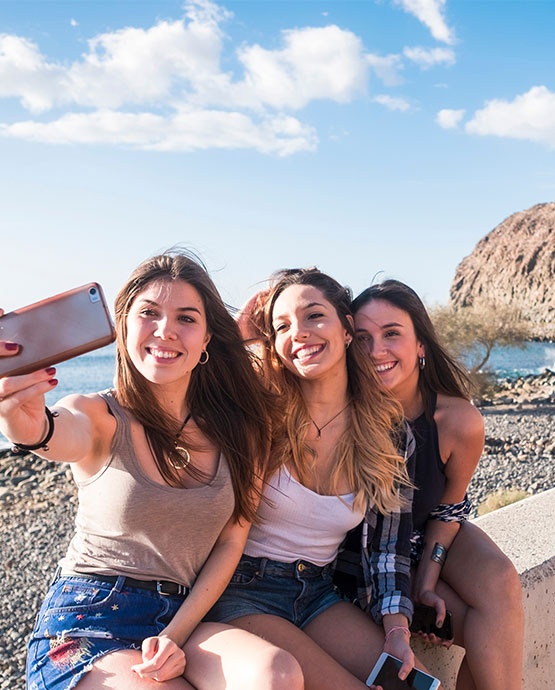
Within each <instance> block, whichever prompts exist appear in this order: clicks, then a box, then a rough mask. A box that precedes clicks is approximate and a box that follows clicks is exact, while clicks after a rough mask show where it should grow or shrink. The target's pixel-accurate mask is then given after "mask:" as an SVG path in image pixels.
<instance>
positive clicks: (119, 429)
mask: <svg viewBox="0 0 555 690" xmlns="http://www.w3.org/2000/svg"><path fill="white" fill-rule="evenodd" d="M99 395H100V396H101V397H102V398H103V399H104V400H105V401H106V403H107V405H108V407H109V409H110V411H111V413H112V414H113V415H114V417H115V419H116V432H115V434H114V438H113V441H112V448H111V453H110V457H109V458H108V461H107V462H106V464H105V465H104V467H103V468H102V469H101V470H100V471H99V472H98V473H97V474H96V475H95V476H94V477H91V478H90V479H88V480H86V481H84V482H78V484H77V485H78V488H79V507H78V510H77V517H76V522H75V528H76V529H75V534H74V536H73V539H72V540H71V542H70V544H69V547H68V551H67V554H66V555H65V557H64V558H63V559H62V560H61V561H60V565H61V566H62V568H63V569H70V570H76V571H78V572H82V573H98V574H103V575H128V576H130V577H134V578H136V579H139V580H171V581H172V582H178V583H180V584H183V585H186V586H187V587H191V586H192V585H193V583H194V581H195V579H196V577H197V576H198V574H199V572H200V570H201V568H202V566H203V565H204V563H205V561H206V559H207V558H208V556H209V554H210V551H211V550H212V547H213V546H214V544H215V542H216V539H217V538H218V536H219V534H220V532H221V531H222V529H223V527H224V526H225V524H226V522H227V521H228V520H229V518H230V517H231V515H232V513H233V509H234V505H235V500H234V495H233V487H232V484H231V478H230V473H229V467H228V465H227V462H226V460H225V458H224V457H223V456H222V455H220V459H219V462H218V468H217V471H216V474H215V476H214V478H213V479H212V480H211V481H210V482H209V483H208V484H206V485H204V486H199V487H195V488H192V489H179V488H174V487H170V486H164V485H162V484H158V483H157V482H154V481H153V480H152V479H150V478H149V477H148V476H147V475H146V474H145V472H144V471H143V470H142V468H141V466H140V464H139V462H138V460H137V458H136V456H135V451H134V448H133V443H132V440H131V429H130V423H129V418H128V416H127V415H129V412H127V411H126V410H125V409H124V408H123V407H121V406H120V405H119V404H118V402H117V401H116V399H115V397H114V395H113V393H112V391H107V392H104V393H100V394H99Z"/></svg>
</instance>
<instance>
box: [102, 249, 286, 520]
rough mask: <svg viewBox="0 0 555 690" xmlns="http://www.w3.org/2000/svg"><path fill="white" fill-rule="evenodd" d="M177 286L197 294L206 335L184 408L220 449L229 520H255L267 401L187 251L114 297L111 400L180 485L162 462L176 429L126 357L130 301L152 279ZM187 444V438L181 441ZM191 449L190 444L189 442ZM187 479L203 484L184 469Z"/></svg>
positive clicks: (155, 261) (151, 266)
mask: <svg viewBox="0 0 555 690" xmlns="http://www.w3.org/2000/svg"><path fill="white" fill-rule="evenodd" d="M177 280H182V281H184V282H185V283H188V284H189V285H191V286H192V287H194V288H195V290H196V291H197V292H198V293H199V295H200V297H201V299H202V302H203V304H204V310H205V313H206V322H207V330H208V332H209V333H210V335H211V339H210V342H209V344H208V345H207V347H206V350H207V351H208V353H209V355H210V357H209V360H208V362H207V363H206V364H204V365H197V366H196V367H195V368H194V369H193V371H192V372H191V378H190V382H189V386H188V389H187V393H186V402H187V406H188V408H189V409H190V410H191V411H192V414H193V418H194V421H195V423H196V424H197V426H198V427H199V429H200V430H201V431H202V433H203V434H204V435H205V436H206V437H207V438H208V439H210V441H211V442H212V443H213V444H214V445H215V446H216V447H217V448H218V449H219V450H220V451H221V453H222V454H223V455H224V457H225V458H226V460H227V463H228V465H229V469H230V474H231V480H232V484H233V490H234V495H235V510H234V517H235V518H236V519H239V518H241V517H243V518H245V519H247V520H249V521H252V520H253V519H254V518H255V513H256V511H255V509H254V506H253V499H254V496H255V495H256V494H257V493H258V492H257V490H256V488H255V485H256V477H257V476H260V475H261V474H262V473H263V469H264V468H263V466H264V463H265V460H266V458H267V456H268V453H269V449H270V442H271V434H270V415H271V413H272V396H271V393H270V392H269V391H268V390H267V389H266V388H265V387H264V385H263V383H262V382H261V380H260V377H259V376H257V375H256V373H255V371H254V367H253V363H252V358H251V356H250V354H249V353H248V352H247V350H246V349H245V348H244V346H243V344H242V342H241V335H240V333H239V328H238V327H237V324H236V322H235V320H234V319H233V318H232V316H231V315H230V313H229V312H228V310H227V308H226V306H225V304H224V302H223V301H222V298H221V297H220V295H219V293H218V291H217V289H216V287H215V285H214V283H213V282H212V280H211V278H210V277H209V275H208V273H207V271H206V268H205V266H204V265H203V264H202V263H201V261H200V260H199V259H198V258H197V257H195V256H194V255H193V254H192V253H189V252H186V251H182V250H170V251H167V252H165V253H163V254H160V255H158V256H154V257H152V258H150V259H147V260H146V261H145V262H143V263H142V264H141V265H140V266H138V267H137V268H136V269H135V270H134V271H133V273H132V274H131V276H130V278H129V280H128V281H127V283H126V284H125V285H124V286H123V287H122V289H121V290H120V292H119V294H118V296H117V298H116V306H115V321H116V332H117V355H116V362H117V368H116V394H117V397H118V400H119V401H120V403H121V404H122V405H124V406H125V407H127V408H128V409H129V410H130V411H131V412H132V413H133V415H134V416H135V417H136V418H137V420H138V421H139V422H140V423H141V424H142V425H143V426H144V429H145V434H146V437H147V440H148V443H149V445H150V447H151V450H152V453H153V456H154V459H155V462H156V465H157V467H158V470H159V471H160V474H161V475H162V477H163V478H164V479H165V481H166V482H168V483H169V484H172V485H179V484H180V479H179V474H178V472H177V471H176V470H175V469H174V468H173V467H172V466H171V463H170V462H169V461H168V460H171V459H173V458H176V453H177V451H176V449H175V439H176V437H177V434H178V433H179V426H180V425H179V423H178V422H177V421H176V420H175V418H174V417H172V416H171V415H170V414H169V413H168V412H167V411H166V410H164V409H163V408H162V407H161V405H160V403H159V402H158V401H157V399H156V397H155V395H154V393H153V390H152V387H151V385H150V384H149V382H148V381H147V380H146V379H145V378H144V377H143V375H142V374H141V373H140V372H139V371H138V370H137V369H136V368H135V366H134V364H133V362H132V361H131V358H130V356H129V353H128V351H127V347H126V342H127V315H128V313H129V309H130V307H131V305H132V304H133V301H134V300H135V299H136V297H137V296H138V295H139V294H140V293H141V292H143V291H144V290H145V288H146V287H147V286H148V285H149V284H150V283H152V282H154V281H157V282H158V281H162V282H168V283H171V282H172V281H177ZM185 443H187V440H186V438H185ZM188 446H189V447H191V448H193V447H194V445H193V444H192V443H189V444H188ZM176 459H178V458H176ZM185 471H186V472H188V473H189V474H190V475H191V476H194V477H195V478H197V479H199V480H204V481H206V477H205V475H204V473H203V472H201V471H200V470H199V469H198V468H195V467H194V465H193V463H190V464H189V465H188V466H187V468H186V469H185Z"/></svg>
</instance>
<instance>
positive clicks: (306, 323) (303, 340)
mask: <svg viewBox="0 0 555 690" xmlns="http://www.w3.org/2000/svg"><path fill="white" fill-rule="evenodd" d="M272 326H273V330H274V333H275V347H276V352H277V354H278V356H279V358H280V360H281V361H282V362H283V364H284V365H285V366H286V367H287V368H288V369H289V370H290V371H292V372H293V373H294V374H296V375H297V376H300V377H301V378H306V379H313V378H320V377H323V376H327V375H330V374H332V373H337V372H338V371H345V367H346V356H345V350H346V345H347V343H349V342H350V340H351V336H350V335H349V334H348V333H347V331H346V330H345V328H344V327H343V325H342V324H341V321H340V320H339V316H338V315H337V312H336V310H335V307H334V306H333V305H332V304H331V303H330V302H328V300H327V299H326V298H325V297H324V295H323V293H322V292H321V291H320V290H318V288H315V287H313V286H312V285H291V286H290V287H288V288H286V289H285V290H284V291H283V292H282V293H281V294H280V296H279V297H278V298H277V299H276V301H275V303H274V308H273V311H272Z"/></svg>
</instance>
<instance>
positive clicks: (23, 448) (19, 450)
mask: <svg viewBox="0 0 555 690" xmlns="http://www.w3.org/2000/svg"><path fill="white" fill-rule="evenodd" d="M44 411H45V413H46V419H47V420H48V429H47V431H46V434H45V436H44V438H43V439H42V441H39V443H35V444H33V445H26V444H24V443H15V444H14V445H13V447H12V453H14V454H15V455H23V454H24V453H27V452H28V451H30V450H39V448H40V449H41V450H48V445H47V444H48V441H50V439H51V438H52V434H53V433H54V417H57V416H58V415H59V412H51V411H50V410H49V409H48V407H45V408H44Z"/></svg>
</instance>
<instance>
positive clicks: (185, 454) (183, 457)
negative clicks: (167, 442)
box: [168, 412, 191, 470]
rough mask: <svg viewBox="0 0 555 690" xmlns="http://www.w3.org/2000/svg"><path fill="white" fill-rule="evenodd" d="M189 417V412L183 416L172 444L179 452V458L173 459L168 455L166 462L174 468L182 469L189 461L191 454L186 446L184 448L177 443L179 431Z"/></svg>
mask: <svg viewBox="0 0 555 690" xmlns="http://www.w3.org/2000/svg"><path fill="white" fill-rule="evenodd" d="M190 419H191V413H190V412H189V414H188V415H187V416H186V417H185V419H184V420H183V424H182V425H181V427H180V428H179V431H178V432H177V434H176V436H175V441H174V446H175V450H176V451H177V452H178V453H179V455H180V459H179V460H174V459H173V458H171V457H169V458H168V464H169V465H171V467H173V469H174V470H184V469H185V468H186V467H187V465H188V464H189V463H190V462H191V454H190V453H189V451H188V450H187V448H184V447H183V446H180V445H178V442H179V437H180V436H181V432H182V431H183V429H184V428H185V425H186V424H187V422H188V421H189V420H190Z"/></svg>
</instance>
